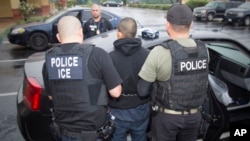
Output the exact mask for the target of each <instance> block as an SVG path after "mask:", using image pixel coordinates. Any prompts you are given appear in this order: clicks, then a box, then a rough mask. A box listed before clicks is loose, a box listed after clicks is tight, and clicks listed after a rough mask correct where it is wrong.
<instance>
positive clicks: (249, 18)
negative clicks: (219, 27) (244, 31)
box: [244, 16, 250, 26]
mask: <svg viewBox="0 0 250 141" xmlns="http://www.w3.org/2000/svg"><path fill="white" fill-rule="evenodd" d="M244 24H245V26H250V16H247V17H245V20H244Z"/></svg>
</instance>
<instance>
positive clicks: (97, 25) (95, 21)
mask: <svg viewBox="0 0 250 141" xmlns="http://www.w3.org/2000/svg"><path fill="white" fill-rule="evenodd" d="M91 14H92V18H90V19H89V20H88V21H87V22H86V23H85V24H84V27H83V33H84V38H85V39H87V38H89V37H92V36H95V35H98V34H100V33H103V32H106V31H109V30H112V29H113V26H112V24H111V23H110V22H109V20H107V19H106V18H104V17H101V8H100V6H99V5H97V4H93V5H92V7H91Z"/></svg>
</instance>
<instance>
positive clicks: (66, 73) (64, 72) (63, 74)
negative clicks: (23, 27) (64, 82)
mask: <svg viewBox="0 0 250 141" xmlns="http://www.w3.org/2000/svg"><path fill="white" fill-rule="evenodd" d="M58 78H71V75H70V68H62V69H58Z"/></svg>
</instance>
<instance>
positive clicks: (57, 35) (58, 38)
mask: <svg viewBox="0 0 250 141" xmlns="http://www.w3.org/2000/svg"><path fill="white" fill-rule="evenodd" d="M56 38H57V40H58V41H59V42H61V38H60V36H59V33H57V34H56Z"/></svg>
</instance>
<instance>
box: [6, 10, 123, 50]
mask: <svg viewBox="0 0 250 141" xmlns="http://www.w3.org/2000/svg"><path fill="white" fill-rule="evenodd" d="M66 15H72V16H75V17H77V18H78V19H79V20H80V21H81V23H82V25H84V23H85V22H86V21H87V20H88V19H89V18H91V17H92V16H91V9H90V8H83V7H74V8H69V9H66V10H63V11H60V12H58V13H57V14H55V15H52V16H50V17H48V18H46V19H43V20H41V21H38V22H32V23H26V24H22V25H15V26H13V27H12V28H11V29H10V31H9V33H8V35H7V37H8V40H9V42H10V43H12V44H17V45H21V46H30V47H31V48H32V49H34V50H37V51H41V50H45V49H46V48H47V47H48V45H49V44H53V43H58V40H57V38H56V33H57V22H58V20H59V19H60V18H61V17H63V16H66ZM101 15H102V17H105V18H107V19H108V20H109V21H110V22H111V24H112V25H113V27H114V28H116V27H117V25H118V23H119V21H120V19H121V18H120V17H119V16H118V15H116V14H113V13H110V12H108V11H105V10H102V11H101Z"/></svg>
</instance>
